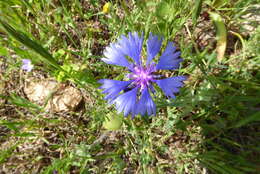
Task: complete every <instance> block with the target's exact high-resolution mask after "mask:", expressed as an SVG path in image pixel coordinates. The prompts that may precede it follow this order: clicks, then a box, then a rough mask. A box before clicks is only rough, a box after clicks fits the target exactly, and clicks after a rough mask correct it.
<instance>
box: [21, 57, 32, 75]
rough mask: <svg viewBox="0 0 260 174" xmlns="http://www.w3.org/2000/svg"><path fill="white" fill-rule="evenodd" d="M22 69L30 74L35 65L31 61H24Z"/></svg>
mask: <svg viewBox="0 0 260 174" xmlns="http://www.w3.org/2000/svg"><path fill="white" fill-rule="evenodd" d="M22 63H23V65H22V69H23V70H25V71H27V72H30V71H31V70H32V69H33V64H32V62H31V60H30V59H22Z"/></svg>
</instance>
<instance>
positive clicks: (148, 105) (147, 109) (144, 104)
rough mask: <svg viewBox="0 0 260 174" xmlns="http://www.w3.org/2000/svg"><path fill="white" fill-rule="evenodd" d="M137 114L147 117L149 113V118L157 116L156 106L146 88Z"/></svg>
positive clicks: (138, 105)
mask: <svg viewBox="0 0 260 174" xmlns="http://www.w3.org/2000/svg"><path fill="white" fill-rule="evenodd" d="M136 112H137V114H141V115H145V114H146V113H147V115H148V116H150V115H155V114H156V106H155V104H154V102H153V100H152V98H151V95H150V93H149V90H148V88H145V89H144V90H143V91H142V95H141V98H140V100H139V102H138V104H137V110H136Z"/></svg>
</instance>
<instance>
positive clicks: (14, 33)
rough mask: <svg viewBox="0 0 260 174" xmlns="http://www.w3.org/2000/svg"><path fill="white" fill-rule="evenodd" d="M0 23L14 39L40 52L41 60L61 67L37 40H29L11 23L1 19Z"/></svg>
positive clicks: (58, 67)
mask: <svg viewBox="0 0 260 174" xmlns="http://www.w3.org/2000/svg"><path fill="white" fill-rule="evenodd" d="M0 23H1V24H2V25H3V27H4V28H5V30H6V31H7V32H8V33H9V34H10V35H11V36H13V37H14V38H15V39H16V40H18V41H19V42H21V43H22V44H24V45H25V46H27V47H28V48H31V49H32V50H34V51H35V52H36V53H38V54H40V55H41V56H42V61H44V62H46V63H48V64H49V65H51V66H53V67H55V68H57V69H61V68H60V66H59V65H58V63H57V61H56V60H55V59H54V58H53V57H52V55H51V54H50V53H49V52H48V51H47V50H45V49H44V48H43V47H42V46H41V45H40V44H38V43H37V42H35V41H33V40H31V39H30V38H29V37H28V36H26V35H25V34H24V33H22V32H20V31H17V30H16V29H14V28H13V27H12V26H11V25H9V24H8V23H6V22H5V21H3V20H0Z"/></svg>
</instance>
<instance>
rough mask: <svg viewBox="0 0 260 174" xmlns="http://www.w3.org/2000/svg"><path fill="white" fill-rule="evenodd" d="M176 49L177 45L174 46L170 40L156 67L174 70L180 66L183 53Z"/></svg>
mask: <svg viewBox="0 0 260 174" xmlns="http://www.w3.org/2000/svg"><path fill="white" fill-rule="evenodd" d="M175 51H176V47H174V46H173V42H169V43H168V45H167V47H166V49H165V51H164V52H163V53H162V55H161V57H160V59H159V62H158V64H157V66H156V69H157V70H159V69H161V70H173V69H177V68H179V65H180V62H181V61H182V59H181V58H179V56H180V55H181V53H180V52H179V51H177V52H175Z"/></svg>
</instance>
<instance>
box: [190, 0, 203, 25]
mask: <svg viewBox="0 0 260 174" xmlns="http://www.w3.org/2000/svg"><path fill="white" fill-rule="evenodd" d="M201 6H202V0H196V1H195V8H194V11H193V13H192V23H193V25H194V26H195V25H196V23H197V19H198V17H199V15H200V12H201Z"/></svg>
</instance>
